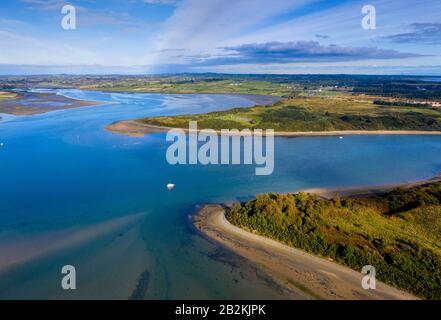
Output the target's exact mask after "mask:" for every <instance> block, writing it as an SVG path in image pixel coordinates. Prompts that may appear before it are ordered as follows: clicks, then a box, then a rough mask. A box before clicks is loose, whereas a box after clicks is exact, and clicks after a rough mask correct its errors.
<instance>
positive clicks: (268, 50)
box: [195, 41, 421, 65]
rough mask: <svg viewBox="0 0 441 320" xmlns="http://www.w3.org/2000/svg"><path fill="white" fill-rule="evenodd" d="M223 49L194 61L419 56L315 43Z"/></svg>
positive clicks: (242, 46)
mask: <svg viewBox="0 0 441 320" xmlns="http://www.w3.org/2000/svg"><path fill="white" fill-rule="evenodd" d="M223 49H224V52H225V55H224V56H217V57H211V58H209V59H206V58H200V59H198V57H195V60H196V62H199V63H201V64H210V65H221V64H239V63H241V64H243V63H290V62H329V61H353V60H371V59H404V58H411V57H419V56H421V55H418V54H414V53H404V52H398V51H395V50H384V49H379V48H376V47H342V46H337V45H328V46H324V45H321V44H320V43H319V42H317V41H298V42H266V43H252V44H244V45H240V46H234V47H225V48H223Z"/></svg>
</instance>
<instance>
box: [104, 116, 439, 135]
mask: <svg viewBox="0 0 441 320" xmlns="http://www.w3.org/2000/svg"><path fill="white" fill-rule="evenodd" d="M106 129H107V130H108V131H111V132H114V133H120V134H126V135H129V136H131V137H143V136H144V135H145V134H148V133H157V132H167V131H169V130H172V129H176V128H172V127H164V126H154V125H149V124H143V123H140V122H137V121H135V120H126V121H119V122H114V123H112V124H110V125H108V126H107V127H106ZM182 130H184V131H185V132H189V130H188V129H186V128H182ZM198 131H200V130H198ZM216 132H218V133H220V131H216ZM241 134H242V133H241ZM274 135H275V136H276V137H317V136H349V135H441V131H418V130H376V131H370V130H346V131H305V132H283V131H277V132H275V133H274Z"/></svg>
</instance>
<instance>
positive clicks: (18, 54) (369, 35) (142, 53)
mask: <svg viewBox="0 0 441 320" xmlns="http://www.w3.org/2000/svg"><path fill="white" fill-rule="evenodd" d="M65 4H70V5H73V6H75V8H76V11H77V13H76V14H77V28H76V29H75V30H64V29H63V28H62V27H61V20H62V18H63V14H62V13H61V9H62V7H63V6H64V5H65ZM367 4H369V5H372V6H374V7H375V9H376V13H377V17H376V19H377V28H376V29H375V30H365V29H363V28H362V25H361V21H362V19H363V14H362V12H361V10H362V7H363V6H364V5H367ZM440 49H441V1H439V0H424V1H418V0H393V1H391V0H364V1H358V0H340V1H336V0H71V1H64V0H15V1H3V2H2V4H1V6H0V74H29V73H36V74H41V73H127V74H131V73H133V74H138V73H161V72H171V73H174V72H225V73H291V74H296V73H365V74H440V75H441V56H440V54H441V50H440Z"/></svg>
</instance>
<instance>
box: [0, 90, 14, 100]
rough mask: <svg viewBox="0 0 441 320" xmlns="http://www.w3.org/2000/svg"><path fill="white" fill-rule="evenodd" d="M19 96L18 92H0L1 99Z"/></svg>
mask: <svg viewBox="0 0 441 320" xmlns="http://www.w3.org/2000/svg"><path fill="white" fill-rule="evenodd" d="M17 96H18V95H17V94H16V93H12V92H0V101H6V100H12V99H15V98H17Z"/></svg>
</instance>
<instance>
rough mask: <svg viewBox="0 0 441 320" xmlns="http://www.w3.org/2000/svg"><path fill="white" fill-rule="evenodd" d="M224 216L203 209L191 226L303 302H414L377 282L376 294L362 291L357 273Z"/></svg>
mask: <svg viewBox="0 0 441 320" xmlns="http://www.w3.org/2000/svg"><path fill="white" fill-rule="evenodd" d="M224 212H225V211H224V208H223V207H222V206H220V205H207V206H204V207H203V208H202V209H201V210H200V211H199V213H198V214H197V215H196V216H195V217H194V223H195V226H196V227H197V228H198V229H199V230H200V231H201V232H202V233H203V234H205V235H206V236H208V237H209V238H211V239H213V240H215V241H216V242H218V243H220V244H221V245H223V246H225V247H226V248H228V249H230V250H232V251H233V252H235V253H237V254H239V255H241V256H243V257H245V258H247V259H249V260H250V261H252V262H254V263H256V264H257V265H258V266H260V267H262V268H263V270H265V271H266V272H267V273H268V275H269V276H271V277H272V278H273V279H274V280H275V281H277V282H278V283H280V284H282V285H284V286H286V287H287V288H288V289H289V290H293V291H297V292H298V291H299V289H300V290H301V291H303V292H304V293H305V294H304V296H305V298H322V299H373V300H374V299H393V300H395V299H418V298H417V297H415V296H413V295H412V294H409V293H406V292H403V291H401V290H398V289H396V288H393V287H391V286H388V285H386V284H383V283H381V282H379V281H377V289H376V290H364V289H363V288H362V287H361V279H362V277H363V275H362V274H361V273H359V272H356V271H354V270H352V269H350V268H348V267H345V266H342V265H340V264H337V263H335V262H332V261H330V260H327V259H324V258H320V257H318V256H314V255H311V254H308V253H306V252H304V251H301V250H298V249H295V248H292V247H289V246H287V245H284V244H282V243H280V242H277V241H274V240H271V239H268V238H265V237H262V236H259V235H256V234H253V233H250V232H247V231H244V230H243V229H241V228H238V227H236V226H233V225H232V224H230V223H229V222H228V221H227V220H226V218H225V214H224Z"/></svg>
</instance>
